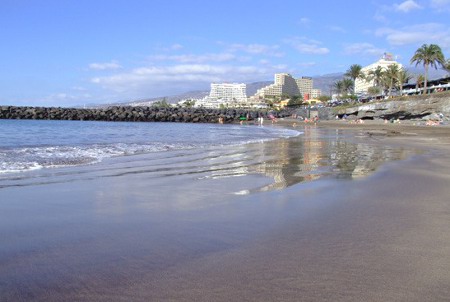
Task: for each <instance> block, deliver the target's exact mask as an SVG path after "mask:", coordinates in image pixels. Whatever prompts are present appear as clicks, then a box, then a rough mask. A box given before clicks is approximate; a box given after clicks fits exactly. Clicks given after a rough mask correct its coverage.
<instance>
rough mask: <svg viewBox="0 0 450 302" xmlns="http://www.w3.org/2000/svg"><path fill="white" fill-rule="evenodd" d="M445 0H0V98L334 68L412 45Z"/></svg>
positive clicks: (75, 98) (70, 99)
mask: <svg viewBox="0 0 450 302" xmlns="http://www.w3.org/2000/svg"><path fill="white" fill-rule="evenodd" d="M449 20H450V0H423V1H422V0H406V1H403V0H399V1H385V0H375V1H374V0H368V1H361V0H357V1H356V0H350V1H323V0H322V1H298V0H285V1H268V0H259V1H253V0H248V1H245V0H239V1H238V0H227V1H211V0H190V1H188V0H148V1H144V0H142V1H137V0H114V1H112V0H73V1H69V0H39V1H38V0H0V39H1V47H0V58H1V65H0V105H30V106H74V105H83V104H89V103H108V102H119V101H129V100H137V99H143V98H148V97H157V96H168V95H174V94H178V93H181V92H186V91H190V90H197V89H202V90H208V89H209V85H210V83H211V82H244V83H250V82H254V81H265V80H272V79H273V74H274V73H277V72H289V73H291V74H292V75H294V76H295V77H300V76H316V75H324V74H329V73H336V72H344V71H345V70H346V69H347V68H348V67H349V66H350V65H351V64H361V65H363V66H364V65H368V64H370V63H373V62H375V61H376V60H378V59H379V58H380V57H381V56H382V54H383V53H384V52H391V53H393V54H394V55H395V56H397V60H398V61H399V62H400V63H402V64H404V65H409V60H410V58H411V57H412V55H413V54H414V51H415V50H416V49H417V48H419V47H420V46H421V45H422V44H424V43H427V44H430V43H433V44H438V45H439V46H441V48H442V50H443V52H444V55H445V56H446V58H448V57H450V21H449Z"/></svg>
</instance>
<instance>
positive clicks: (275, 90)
mask: <svg viewBox="0 0 450 302" xmlns="http://www.w3.org/2000/svg"><path fill="white" fill-rule="evenodd" d="M256 95H257V96H259V97H262V98H265V97H275V96H282V95H289V96H294V95H300V91H299V89H298V86H297V82H296V80H295V79H294V78H293V77H292V76H291V75H290V74H288V73H277V74H275V76H274V83H273V84H271V85H268V86H266V87H263V88H261V89H259V90H258V91H257V92H256Z"/></svg>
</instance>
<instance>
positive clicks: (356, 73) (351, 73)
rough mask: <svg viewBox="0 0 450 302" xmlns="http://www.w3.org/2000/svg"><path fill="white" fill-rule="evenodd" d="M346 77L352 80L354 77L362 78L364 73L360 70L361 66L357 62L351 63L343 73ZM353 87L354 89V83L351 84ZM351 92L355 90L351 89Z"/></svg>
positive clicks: (354, 79)
mask: <svg viewBox="0 0 450 302" xmlns="http://www.w3.org/2000/svg"><path fill="white" fill-rule="evenodd" d="M345 76H346V77H349V78H350V79H352V80H353V82H355V81H356V79H359V78H361V79H362V78H364V73H363V72H362V66H361V65H359V64H353V65H351V66H350V68H349V69H348V70H347V72H346V73H345ZM352 86H353V89H355V88H356V87H355V85H352ZM353 93H355V91H354V90H353Z"/></svg>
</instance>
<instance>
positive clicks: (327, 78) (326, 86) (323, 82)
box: [312, 73, 344, 95]
mask: <svg viewBox="0 0 450 302" xmlns="http://www.w3.org/2000/svg"><path fill="white" fill-rule="evenodd" d="M343 77H344V73H330V74H325V75H319V76H313V77H312V78H313V87H314V88H315V89H320V90H321V91H322V94H324V95H331V89H332V88H333V86H334V83H335V82H336V81H339V80H342V78H343Z"/></svg>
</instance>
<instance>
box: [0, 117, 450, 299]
mask: <svg viewBox="0 0 450 302" xmlns="http://www.w3.org/2000/svg"><path fill="white" fill-rule="evenodd" d="M280 123H281V124H283V125H284V126H285V127H292V123H293V121H291V120H284V121H280ZM296 129H299V130H302V131H304V132H305V133H306V134H308V133H311V132H312V133H313V134H314V131H316V129H328V130H327V131H329V130H330V129H331V131H335V132H336V133H338V132H339V133H340V134H342V135H343V136H344V137H345V140H348V141H350V142H355V143H364V144H367V145H369V146H373V148H374V149H375V148H377V146H387V145H389V146H395V148H397V149H399V150H406V151H407V150H414V152H412V153H411V154H412V155H411V156H408V157H407V158H406V159H404V160H392V161H389V162H387V163H385V164H382V165H381V166H380V167H377V169H376V171H375V172H373V173H370V174H369V175H367V176H363V177H355V178H353V179H351V180H349V179H336V178H329V177H324V178H321V179H318V180H312V181H293V182H292V183H288V184H287V185H286V186H285V187H284V188H282V189H274V190H272V189H270V190H264V189H261V188H266V187H267V186H268V185H269V184H270V181H269V178H270V177H268V176H267V177H261V176H258V175H255V174H250V175H247V176H246V177H245V178H239V177H229V178H223V179H222V180H221V182H220V183H217V182H215V181H214V179H213V178H208V179H207V180H206V181H205V182H201V183H199V182H191V181H190V180H189V179H188V178H186V177H181V176H176V178H174V179H173V180H172V181H171V182H170V183H167V182H164V181H161V180H160V178H158V177H153V176H152V175H150V174H148V173H141V170H139V171H138V170H136V168H133V167H135V166H137V165H141V164H142V165H144V163H145V162H148V159H145V160H144V158H143V159H142V161H138V164H136V163H133V164H131V163H130V162H121V163H118V164H116V165H115V166H113V168H111V169H112V170H108V171H107V170H106V168H105V167H106V164H104V165H99V168H97V170H95V172H92V171H90V172H89V173H88V172H85V171H84V170H83V169H82V168H81V169H79V170H76V171H77V173H72V174H70V175H71V176H70V177H72V178H73V179H72V178H71V179H68V176H67V175H65V176H64V175H62V176H61V175H60V176H59V178H58V179H61V178H62V179H66V180H67V181H58V182H56V181H54V182H48V183H40V184H33V185H27V186H24V187H20V186H11V187H8V188H4V189H1V190H0V196H1V202H0V213H1V214H0V218H1V219H0V234H1V237H0V241H1V245H0V301H450V286H449V284H450V261H449V259H450V201H449V196H450V186H449V184H450V173H449V170H450V152H449V151H450V128H449V127H447V126H436V127H427V126H415V125H413V124H412V123H402V124H383V123H379V122H367V123H365V124H350V123H346V122H343V121H321V122H319V124H318V125H307V126H305V125H304V124H302V123H299V122H297V125H296ZM311 142H312V143H310V145H311V146H313V147H315V148H318V149H320V148H321V145H317V144H316V142H315V141H311ZM339 142H340V140H339ZM248 148H250V147H248ZM265 148H266V150H265V152H268V153H271V152H274V151H276V152H279V150H278V149H276V148H279V147H275V146H273V145H270V144H268V145H266V146H265ZM296 148H297V145H295V144H291V145H290V146H289V147H288V148H287V149H286V150H287V151H286V154H287V155H286V156H288V157H289V156H291V157H292V155H289V154H291V153H290V152H292V154H294V153H295V152H298V149H296ZM280 150H281V149H280ZM296 150H297V151H296ZM247 151H248V150H247ZM249 152H250V151H249ZM250 154H254V153H250ZM380 154H381V155H382V154H383V153H380ZM407 154H409V153H407ZM179 156H181V155H179ZM184 156H186V155H184ZM189 156H194V155H189ZM230 156H231V155H230ZM291 163H292V162H288V163H287V164H284V165H283V166H282V168H283V169H284V171H285V173H286V174H289V167H290V164H291ZM133 165H134V166H133ZM131 166H133V167H132V168H130V167H131ZM111 171H115V172H117V171H120V172H121V173H120V174H121V175H118V174H119V173H116V174H114V177H113V175H112V172H111ZM122 172H124V173H122ZM125 172H126V173H125ZM138 172H139V173H138ZM83 173H85V174H83ZM155 173H156V172H155ZM157 173H162V172H159V171H158V172H157ZM236 173H238V172H236ZM296 173H297V172H295V173H291V174H289V175H291V179H295V177H296V175H297V174H296ZM55 174H57V173H55ZM73 175H76V177H80V178H76V179H75V176H73ZM80 175H87V176H89V177H87V176H86V177H85V176H82V177H81V176H80ZM94 176H95V177H94ZM99 176H102V177H99ZM103 176H104V177H103ZM297 176H298V175H297ZM52 177H53V176H52ZM55 177H56V176H55ZM49 179H53V178H49ZM74 179H75V180H74ZM302 179H303V178H302ZM243 182H248V183H251V184H252V186H251V187H255V188H260V190H256V191H255V192H253V193H250V194H248V192H247V193H245V190H246V187H247V186H246V185H244V184H245V183H243ZM284 184H286V181H285V182H284ZM178 187H180V188H183V190H180V191H177V190H176V189H174V188H178ZM230 191H232V192H234V194H227V193H226V192H230ZM242 192H244V193H242ZM240 193H242V194H240ZM162 201H168V202H167V203H163V202H162Z"/></svg>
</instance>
